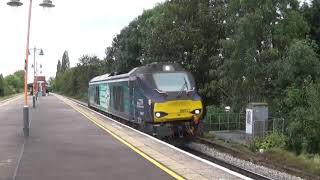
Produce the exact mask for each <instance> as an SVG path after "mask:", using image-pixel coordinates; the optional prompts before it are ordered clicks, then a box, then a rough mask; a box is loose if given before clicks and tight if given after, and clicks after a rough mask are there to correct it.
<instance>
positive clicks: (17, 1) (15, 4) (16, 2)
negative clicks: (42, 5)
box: [7, 0, 22, 7]
mask: <svg viewBox="0 0 320 180" xmlns="http://www.w3.org/2000/svg"><path fill="white" fill-rule="evenodd" d="M7 4H8V5H9V6H13V7H18V6H21V5H22V2H20V0H11V1H9V2H7Z"/></svg>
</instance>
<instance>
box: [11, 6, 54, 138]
mask: <svg viewBox="0 0 320 180" xmlns="http://www.w3.org/2000/svg"><path fill="white" fill-rule="evenodd" d="M29 1H30V3H29V14H28V15H29V16H28V29H27V44H26V60H25V73H24V106H23V132H24V135H25V136H29V125H30V123H29V106H28V95H27V93H28V90H27V80H28V51H29V37H30V23H31V9H32V0H29ZM7 4H8V5H9V6H13V7H17V6H21V5H22V3H21V2H20V0H10V1H9V2H8V3H7ZM39 5H40V6H42V7H46V8H51V7H54V5H53V4H52V1H50V0H43V2H42V3H41V4H39Z"/></svg>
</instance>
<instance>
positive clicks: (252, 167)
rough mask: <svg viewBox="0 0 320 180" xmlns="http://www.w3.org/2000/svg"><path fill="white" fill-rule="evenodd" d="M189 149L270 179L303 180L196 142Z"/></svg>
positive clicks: (189, 145)
mask: <svg viewBox="0 0 320 180" xmlns="http://www.w3.org/2000/svg"><path fill="white" fill-rule="evenodd" d="M186 146H187V147H188V148H190V149H192V150H195V151H198V152H201V153H203V154H205V155H207V156H210V157H213V158H216V159H219V160H223V161H224V162H226V163H229V164H232V165H235V166H237V167H240V168H243V169H246V170H249V171H252V172H255V173H258V174H261V175H264V176H266V177H268V178H270V179H281V180H282V179H290V180H301V179H302V178H300V177H297V176H293V175H290V174H287V173H284V172H280V171H277V170H274V169H270V168H267V167H264V166H261V165H257V164H254V163H252V162H250V161H245V160H242V159H238V158H235V157H233V156H231V155H229V154H226V153H222V152H219V151H217V150H216V149H214V148H212V147H209V146H207V145H204V144H200V143H195V142H190V143H189V144H187V145H186Z"/></svg>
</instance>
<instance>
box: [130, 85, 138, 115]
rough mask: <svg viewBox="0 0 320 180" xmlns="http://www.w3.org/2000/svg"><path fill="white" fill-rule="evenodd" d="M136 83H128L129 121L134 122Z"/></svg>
mask: <svg viewBox="0 0 320 180" xmlns="http://www.w3.org/2000/svg"><path fill="white" fill-rule="evenodd" d="M135 85H136V83H135V81H134V80H133V81H129V99H130V112H129V116H130V117H129V118H130V120H131V121H136V120H137V119H136V107H135V102H136V100H135V99H136V97H135V87H136V86H135Z"/></svg>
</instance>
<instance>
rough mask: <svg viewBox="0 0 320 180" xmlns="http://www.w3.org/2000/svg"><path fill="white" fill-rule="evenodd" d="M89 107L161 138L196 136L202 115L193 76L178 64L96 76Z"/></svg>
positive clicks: (201, 107)
mask: <svg viewBox="0 0 320 180" xmlns="http://www.w3.org/2000/svg"><path fill="white" fill-rule="evenodd" d="M88 106H89V107H90V108H95V109H97V110H100V111H103V112H105V113H106V114H108V115H111V116H113V117H117V118H120V119H122V120H124V121H128V122H130V123H133V124H134V125H136V126H137V127H138V128H139V129H140V130H142V131H144V132H146V133H149V134H151V135H154V136H157V137H159V138H163V137H173V136H174V137H176V136H179V137H185V136H190V135H191V136H193V135H194V133H195V132H196V131H197V127H198V125H199V123H200V121H201V118H202V115H203V105H202V101H201V97H200V96H199V94H198V93H197V91H196V86H195V80H194V78H193V76H192V75H191V73H189V72H187V71H186V70H185V69H183V68H182V67H181V66H180V65H179V64H176V63H152V64H148V65H145V66H142V67H137V68H134V69H132V70H131V71H130V72H129V73H126V74H116V73H111V74H105V75H102V76H98V77H95V78H93V79H92V80H90V82H89V88H88Z"/></svg>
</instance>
